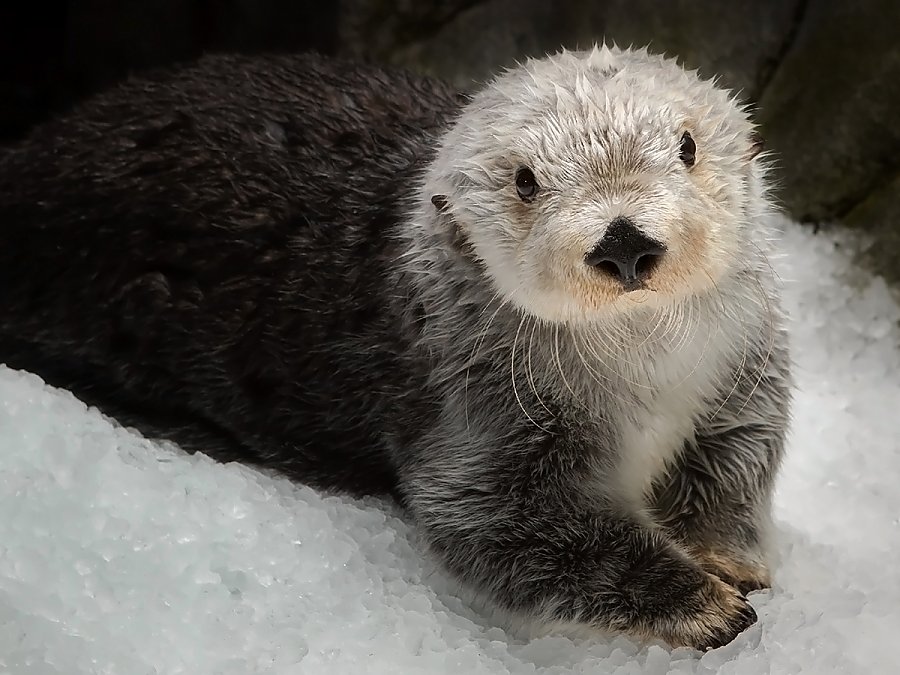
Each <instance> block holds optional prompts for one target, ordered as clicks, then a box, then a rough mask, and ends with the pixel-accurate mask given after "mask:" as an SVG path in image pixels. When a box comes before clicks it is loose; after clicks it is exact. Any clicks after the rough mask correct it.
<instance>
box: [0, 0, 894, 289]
mask: <svg viewBox="0 0 900 675" xmlns="http://www.w3.org/2000/svg"><path fill="white" fill-rule="evenodd" d="M898 27H900V2H898V1H897V0H863V1H861V2H848V1H846V0H755V1H753V0H750V1H743V0H733V1H726V0H561V1H550V0H432V1H428V0H396V1H394V2H390V1H387V0H343V1H341V2H338V1H336V0H335V1H329V0H319V1H317V2H310V1H308V0H219V1H216V0H72V1H70V2H62V1H59V2H33V3H20V2H11V1H7V2H2V3H0V143H13V142H14V141H15V140H16V139H17V138H19V137H21V136H22V135H23V134H25V133H27V132H28V130H29V129H30V128H32V127H33V126H34V125H35V124H37V123H39V122H40V121H41V120H43V119H45V118H47V116H49V115H51V114H54V113H56V112H59V111H63V110H65V109H66V108H68V107H69V106H71V104H72V103H73V102H75V101H77V100H78V99H80V98H82V97H85V96H87V95H89V94H90V93H92V92H94V91H97V90H99V89H101V88H103V87H106V86H110V85H111V84H113V83H114V82H115V81H117V80H119V79H121V78H124V77H127V76H128V75H129V74H132V73H139V72H140V71H141V70H143V69H146V68H150V67H153V66H159V65H165V64H171V63H173V62H178V61H185V60H190V59H192V58H195V57H197V56H199V55H200V54H202V53H203V52H209V51H241V52H246V53H254V52H261V51H282V52H283V51H301V50H306V49H315V50H318V51H320V52H324V53H326V54H336V55H342V56H350V57H354V58H358V59H365V60H369V61H376V62H381V63H385V64H394V65H399V66H403V67H407V68H411V69H414V70H418V71H421V72H426V73H430V74H433V75H438V76H440V77H444V78H446V79H449V80H450V81H452V82H454V83H455V84H457V86H459V87H460V88H472V87H475V86H478V83H479V82H481V81H484V80H485V79H487V78H488V77H490V74H491V73H492V72H495V71H496V70H497V69H498V68H500V67H502V66H505V65H510V64H512V63H513V62H514V61H515V59H518V58H522V57H524V56H529V55H530V56H540V55H542V54H544V53H546V52H548V51H556V50H557V49H559V47H561V46H566V47H571V48H577V47H584V46H589V45H590V44H592V43H593V42H595V41H601V40H603V39H606V40H607V41H611V42H616V43H618V44H619V45H621V46H627V45H629V44H634V45H637V46H643V45H647V44H649V45H650V46H651V49H653V50H655V51H659V52H665V53H668V54H670V55H673V56H678V57H679V58H680V59H681V60H682V61H683V62H684V63H685V64H686V65H687V66H689V67H696V68H699V69H700V71H701V73H702V74H704V75H708V76H712V75H717V76H719V77H720V81H721V83H722V84H723V85H724V86H728V87H732V88H734V89H735V90H737V91H739V92H740V96H741V98H743V99H744V100H745V101H747V102H748V103H750V104H752V105H753V106H754V110H755V114H756V117H757V120H758V121H759V123H760V126H761V128H762V131H763V135H764V136H765V138H766V140H767V145H768V147H769V149H771V150H773V151H774V152H775V153H776V157H777V159H778V163H777V179H778V183H779V191H778V196H779V198H780V199H781V201H782V203H783V204H784V206H785V208H786V209H787V211H788V212H789V213H790V214H791V215H792V216H793V217H794V218H796V219H798V220H801V221H804V222H812V223H817V224H820V223H822V224H829V223H832V222H839V223H841V224H845V225H849V226H851V227H855V228H857V229H861V230H864V231H865V232H866V234H867V235H869V238H870V240H871V241H873V242H874V245H872V246H869V247H868V248H863V249H862V250H861V257H862V260H864V261H865V262H866V263H867V264H869V265H870V266H872V267H874V269H876V271H879V272H881V273H883V274H885V275H886V276H888V277H889V278H890V279H892V280H893V281H896V282H900V28H898Z"/></svg>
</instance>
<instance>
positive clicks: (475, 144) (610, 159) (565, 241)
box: [422, 46, 767, 323]
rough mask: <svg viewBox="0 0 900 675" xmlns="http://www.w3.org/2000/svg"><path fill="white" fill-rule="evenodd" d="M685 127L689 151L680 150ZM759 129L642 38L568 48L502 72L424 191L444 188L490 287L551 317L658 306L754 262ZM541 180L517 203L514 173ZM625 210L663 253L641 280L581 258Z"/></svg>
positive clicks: (471, 109) (448, 140)
mask: <svg viewBox="0 0 900 675" xmlns="http://www.w3.org/2000/svg"><path fill="white" fill-rule="evenodd" d="M685 131H690V133H691V135H692V137H693V138H694V140H695V141H696V144H697V153H696V163H695V164H694V166H692V167H687V166H685V164H684V163H683V162H682V161H681V160H680V159H679V151H680V141H681V136H682V134H683V133H684V132H685ZM752 132H753V126H752V124H751V122H750V121H749V119H748V115H747V113H746V112H745V111H744V110H743V108H742V107H741V106H740V105H739V104H738V103H737V102H736V101H735V99H734V98H733V97H732V96H731V95H730V94H729V93H728V92H726V91H724V90H722V89H719V88H717V87H716V86H715V84H714V83H713V82H710V81H706V80H702V79H700V78H699V77H698V76H697V74H696V72H694V71H686V70H684V69H683V68H682V67H681V66H679V65H678V64H677V63H676V62H675V61H674V60H671V59H666V58H664V57H662V56H658V55H653V54H650V53H648V52H647V51H646V50H622V49H619V48H616V47H607V46H603V47H595V48H594V49H592V50H590V51H586V52H570V51H563V52H561V53H559V54H556V55H553V56H549V57H546V58H543V59H537V60H529V61H527V62H526V63H525V64H523V65H521V66H519V67H516V68H514V69H511V70H509V71H507V72H505V73H503V74H501V75H500V76H498V77H497V78H496V79H495V80H494V81H493V83H491V84H490V85H489V86H487V87H486V88H485V89H483V90H482V91H481V92H479V93H478V94H476V95H475V96H474V97H473V100H472V101H471V103H469V104H468V105H467V107H466V109H465V110H464V112H463V114H462V115H461V116H460V118H459V120H458V121H457V123H456V124H455V125H454V126H453V127H452V128H451V129H450V130H449V131H448V132H447V134H446V135H445V136H444V138H443V140H442V143H441V147H440V150H439V153H438V156H437V159H436V161H435V162H434V163H433V165H432V166H431V167H430V170H429V172H428V175H427V176H426V181H425V185H424V192H423V194H422V199H423V200H424V201H428V200H430V199H431V197H432V196H433V195H436V194H439V195H444V196H445V197H446V204H445V206H444V211H445V212H446V213H447V214H449V215H450V217H452V219H453V220H454V221H455V225H456V227H458V228H459V229H460V230H461V231H462V233H463V234H464V236H465V237H466V239H467V240H468V243H469V244H470V246H471V248H472V250H473V251H474V253H475V255H476V256H477V257H478V258H480V259H481V260H482V261H483V262H484V263H485V267H486V269H487V271H488V274H489V275H490V277H491V280H492V282H493V283H494V285H495V287H496V290H497V291H498V292H499V293H501V294H502V295H503V296H505V297H506V298H508V299H509V300H510V301H511V302H513V303H514V304H515V305H517V306H518V307H519V308H520V309H522V310H524V311H526V312H528V313H530V314H532V315H535V316H537V317H540V318H542V319H544V320H547V321H552V322H573V323H580V322H585V321H591V320H592V319H594V318H596V317H597V316H599V315H600V314H601V313H603V312H604V310H609V309H612V310H613V311H615V312H621V311H623V310H626V311H627V310H628V309H629V308H630V307H636V306H641V307H644V308H657V309H659V308H661V307H664V306H666V305H670V304H672V303H676V302H678V301H679V300H680V299H683V298H685V297H686V296H689V295H694V294H697V293H702V292H704V291H705V290H708V289H711V288H713V287H714V286H715V285H716V284H717V283H718V282H719V281H720V280H721V279H723V277H725V276H727V275H729V274H730V273H732V272H736V271H738V270H739V269H742V268H744V267H745V266H746V265H747V264H752V263H748V262H747V261H746V260H745V258H746V252H747V250H748V248H752V246H753V245H755V244H753V239H754V238H755V236H756V233H755V232H754V228H755V227H756V225H755V223H756V222H758V221H759V220H760V218H761V217H762V216H763V215H764V212H765V211H766V208H765V207H766V204H767V202H766V196H765V186H764V182H763V176H764V167H763V166H762V165H761V163H760V161H759V159H758V158H755V154H756V152H755V150H754V138H753V136H752ZM522 167H528V168H530V169H531V170H532V172H533V173H534V175H535V177H536V179H537V182H538V185H539V186H540V189H539V192H538V195H537V198H536V199H535V200H534V201H533V202H531V203H526V202H523V201H522V200H521V199H520V198H519V196H518V194H517V191H516V185H515V177H516V172H517V171H518V170H519V169H520V168H522ZM617 217H627V218H628V219H630V220H631V221H632V222H633V223H634V224H635V225H637V227H638V228H639V229H640V230H641V231H643V232H644V233H646V234H647V235H648V236H649V237H651V238H653V239H655V240H657V241H660V242H662V243H664V244H665V246H666V247H667V249H668V251H667V253H666V254H665V256H663V258H662V261H661V262H660V264H659V265H658V267H657V268H656V269H655V270H654V271H653V273H652V275H651V277H650V278H649V279H648V280H647V284H646V285H647V288H646V289H644V290H639V291H633V292H630V293H626V292H624V290H623V289H622V286H621V285H620V284H619V283H618V282H617V281H615V280H614V279H612V278H611V277H610V276H608V275H605V274H603V273H602V272H599V271H598V270H595V269H593V268H591V267H589V266H588V265H587V264H586V263H585V256H586V255H587V254H588V253H589V252H590V251H591V250H592V249H593V248H594V247H595V246H596V244H597V243H598V242H599V241H600V240H601V239H602V237H603V235H604V232H605V231H606V228H607V227H608V226H609V224H610V222H611V221H613V220H614V219H615V218H617Z"/></svg>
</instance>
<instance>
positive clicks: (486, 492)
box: [401, 422, 756, 649]
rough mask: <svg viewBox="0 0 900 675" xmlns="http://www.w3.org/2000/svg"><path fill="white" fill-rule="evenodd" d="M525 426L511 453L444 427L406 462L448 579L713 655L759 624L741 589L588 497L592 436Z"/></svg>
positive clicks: (526, 605) (547, 619) (407, 492)
mask: <svg viewBox="0 0 900 675" xmlns="http://www.w3.org/2000/svg"><path fill="white" fill-rule="evenodd" d="M528 424H529V423H528V422H523V424H522V425H521V428H517V429H511V428H509V427H503V429H504V431H503V433H502V436H503V437H504V439H505V440H506V443H505V444H504V445H499V444H498V440H499V439H497V438H496V437H494V438H491V439H488V438H485V437H479V434H478V433H477V432H475V431H473V430H471V429H464V428H463V429H460V428H452V429H443V430H442V429H440V428H439V429H437V430H435V431H434V432H433V433H432V434H430V435H429V436H430V438H426V439H423V443H426V444H427V445H426V446H423V447H422V448H420V452H419V453H417V455H416V456H415V458H414V459H413V460H412V461H410V462H408V463H405V464H406V466H405V467H404V469H403V470H402V471H401V475H402V478H401V492H402V493H403V497H404V501H405V503H406V505H407V506H408V507H409V508H410V510H411V511H412V513H413V515H414V516H415V518H416V520H417V522H418V525H419V527H420V529H421V531H422V532H423V533H424V535H425V537H426V539H427V541H428V542H429V544H430V546H431V548H432V550H433V551H434V553H435V554H436V555H437V556H438V557H439V558H440V559H441V561H442V563H443V565H444V566H445V567H446V568H447V569H448V570H449V571H450V572H451V573H453V574H454V575H455V576H457V577H458V578H460V579H461V580H462V581H464V582H467V583H468V584H470V585H472V586H474V587H475V588H477V589H478V590H479V591H481V592H482V593H485V594H487V595H488V596H489V597H490V598H491V599H492V600H493V601H494V602H496V603H497V604H499V605H500V606H502V607H503V608H505V609H506V610H509V611H512V612H513V613H516V614H519V615H522V616H525V617H528V618H532V619H534V618H537V619H538V620H539V621H542V622H543V623H544V624H545V625H547V626H549V627H557V628H558V627H562V628H563V629H565V628H566V627H572V626H574V627H578V628H584V627H590V628H594V629H598V630H610V631H622V632H626V633H630V634H632V635H635V636H640V637H650V638H662V639H664V640H666V641H667V642H669V643H670V644H672V645H675V646H680V645H687V646H692V647H695V648H698V649H706V648H713V647H718V646H721V645H724V644H726V643H728V642H729V641H731V640H732V639H733V638H734V637H735V636H736V635H737V634H738V633H740V632H741V631H743V630H744V629H745V628H747V627H748V626H750V625H751V624H752V623H753V622H754V621H755V619H756V616H755V613H754V611H753V609H752V607H751V606H750V605H749V604H748V603H747V601H746V598H744V597H743V596H742V595H741V594H740V593H739V592H738V591H737V590H736V589H735V588H733V587H732V586H730V585H728V584H726V583H724V582H722V581H721V580H720V579H719V578H718V577H716V576H714V575H712V574H709V573H707V572H705V571H704V570H703V569H702V568H701V567H700V565H698V564H697V563H696V562H694V561H693V560H691V559H690V557H689V556H688V555H686V554H685V553H684V552H683V551H682V550H681V549H680V548H679V547H678V546H677V545H675V544H673V543H672V542H671V541H669V540H668V538H667V537H666V536H665V535H664V534H662V533H661V532H660V531H659V530H657V529H654V528H652V527H648V526H646V525H644V524H643V523H641V522H640V519H639V518H637V517H636V516H633V515H630V514H629V511H628V509H627V508H626V507H625V506H624V505H617V504H615V503H612V501H611V500H608V499H606V498H598V497H597V495H596V494H592V492H591V491H590V489H586V488H589V485H590V477H591V475H592V472H593V471H594V470H595V469H596V456H592V454H591V452H592V451H590V450H587V448H591V447H592V442H591V440H590V439H588V438H583V437H580V436H579V434H578V433H574V432H572V431H571V430H569V431H566V430H562V429H559V428H556V429H555V430H554V432H553V433H552V434H546V435H543V434H541V433H538V432H536V431H535V430H534V428H533V427H531V428H525V427H526V426H527V425H528ZM453 439H456V441H459V440H460V439H466V441H465V443H464V446H463V447H460V446H459V444H458V443H457V444H455V445H454V444H453V443H452V440H453ZM595 440H596V439H594V441H595Z"/></svg>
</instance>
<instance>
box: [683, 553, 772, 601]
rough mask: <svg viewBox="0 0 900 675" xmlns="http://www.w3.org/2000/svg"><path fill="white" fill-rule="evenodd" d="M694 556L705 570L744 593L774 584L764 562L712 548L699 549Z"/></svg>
mask: <svg viewBox="0 0 900 675" xmlns="http://www.w3.org/2000/svg"><path fill="white" fill-rule="evenodd" d="M693 557H694V559H695V560H696V561H697V562H698V563H700V566H701V567H703V569H704V570H706V571H707V572H709V573H710V574H715V575H716V576H717V577H719V578H720V579H721V580H722V581H724V582H725V583H727V584H730V585H731V586H734V587H735V588H736V589H738V591H739V592H740V593H741V594H743V595H746V594H747V593H750V592H752V591H759V590H762V589H764V588H771V586H772V578H771V575H770V574H769V569H768V568H767V567H766V566H765V565H764V564H763V563H760V562H754V561H752V560H748V559H745V558H743V557H741V556H738V555H735V554H730V553H725V552H722V551H716V550H712V549H701V550H697V551H695V552H694V556H693Z"/></svg>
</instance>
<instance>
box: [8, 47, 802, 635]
mask: <svg viewBox="0 0 900 675" xmlns="http://www.w3.org/2000/svg"><path fill="white" fill-rule="evenodd" d="M761 147H762V146H761V143H760V141H759V138H758V136H757V135H756V133H755V131H754V127H753V123H752V121H751V119H750V117H749V115H748V113H747V111H746V110H745V109H744V108H743V107H742V106H741V105H740V104H739V103H738V101H737V100H736V99H735V97H734V96H733V95H732V94H731V93H729V92H727V91H725V90H723V89H721V88H719V87H718V86H716V85H715V84H714V83H713V82H711V81H708V80H704V79H702V78H700V77H699V76H698V74H697V73H696V72H693V71H689V70H685V69H684V68H682V67H681V66H679V65H678V64H677V63H676V62H675V61H674V60H671V59H667V58H663V57H661V56H658V55H654V54H651V53H649V52H648V51H647V50H633V49H619V48H617V47H612V46H598V47H595V48H593V49H590V50H587V51H578V52H572V51H561V52H559V53H557V54H553V55H549V56H546V57H544V58H536V59H530V60H528V61H526V62H524V63H522V64H521V65H519V66H517V67H515V68H512V69H509V70H506V71H504V72H502V73H499V74H498V75H497V76H496V77H495V78H494V79H493V80H492V81H490V82H489V83H487V84H486V85H485V86H484V87H483V88H482V89H481V90H480V91H478V92H475V93H474V94H472V95H465V96H463V95H460V94H459V93H458V92H456V91H455V90H453V88H451V87H450V86H448V85H446V84H444V83H442V82H440V81H437V80H434V79H430V78H426V77H421V76H417V75H413V74H411V73H408V72H404V71H399V70H390V69H382V68H378V67H375V66H372V65H364V64H359V63H353V62H348V61H341V60H336V59H329V58H324V57H321V56H316V55H310V54H306V55H277V56H230V55H209V56H205V57H203V58H202V59H200V60H199V61H197V62H195V63H192V64H187V65H182V66H178V67H173V68H168V69H161V70H156V71H152V72H147V73H144V74H142V75H140V76H136V77H133V78H131V79H129V80H128V81H127V82H123V83H121V84H119V85H118V86H116V87H113V88H111V89H110V90H108V91H106V92H102V93H100V94H98V95H96V96H94V97H93V98H90V99H87V100H85V101H83V102H82V103H81V104H79V105H78V106H77V107H75V108H74V109H73V110H71V111H69V112H68V113H66V114H64V115H61V116H59V117H57V118H56V119H53V120H50V121H48V122H46V123H45V124H43V125H41V126H39V127H38V128H36V129H35V130H34V131H33V132H32V133H31V134H30V135H29V136H28V137H27V138H25V139H23V140H22V141H21V142H19V143H17V144H16V145H14V146H12V147H10V148H9V149H8V150H6V151H5V152H4V153H2V154H0V222H2V223H3V228H2V229H0V239H2V241H0V243H2V245H0V361H3V362H5V363H6V364H8V365H9V366H11V367H14V368H21V369H27V370H30V371H32V372H34V373H37V374H38V375H40V376H41V377H43V378H44V379H45V380H46V381H47V382H49V383H51V384H54V385H56V386H59V387H64V388H67V389H69V390H71V391H72V392H74V393H75V394H76V395H77V396H79V397H80V398H82V399H83V400H84V401H86V402H87V403H89V404H93V405H96V406H98V407H99V408H100V409H101V410H103V411H104V412H106V413H107V414H108V415H111V416H113V417H115V418H116V419H117V420H118V421H119V422H121V423H122V424H125V425H128V426H131V427H134V428H136V429H137V430H139V431H140V432H141V433H143V434H144V435H146V436H147V437H149V438H155V439H165V440H170V441H174V442H176V443H177V444H178V445H180V447H181V448H183V449H184V450H185V451H187V452H204V453H206V454H208V455H211V456H213V457H215V458H217V459H219V460H221V461H241V462H246V463H249V464H256V465H261V466H265V467H271V468H273V469H276V470H278V471H281V472H283V473H284V474H285V475H287V476H289V477H290V478H292V479H294V480H296V481H301V482H304V483H306V484H309V485H311V486H314V487H317V488H319V489H323V490H329V491H338V492H347V493H351V494H388V495H391V496H393V497H394V498H395V499H396V500H397V501H398V503H400V504H401V505H402V506H403V508H404V509H406V510H407V512H408V514H409V516H410V517H411V519H412V520H413V521H414V522H415V524H416V527H417V528H418V529H419V531H420V532H421V534H422V539H423V541H425V542H426V543H427V546H428V551H429V552H428V554H429V555H432V556H434V557H435V558H436V559H437V560H438V561H439V563H440V564H441V565H442V566H443V568H444V569H445V570H446V571H447V572H448V573H450V574H451V575H453V576H454V577H455V578H456V579H457V580H458V581H459V582H460V583H461V584H465V585H467V586H470V587H472V588H473V589H474V590H476V591H477V592H478V593H479V594H480V595H482V596H483V597H484V598H485V599H487V600H488V601H489V602H491V603H493V604H494V605H495V606H497V607H499V608H502V609H504V610H506V611H507V612H508V613H509V614H511V615H513V616H514V617H516V618H517V619H518V620H520V621H525V622H526V623H530V624H532V625H533V627H534V628H536V629H538V630H543V631H564V632H572V633H578V634H584V633H585V631H587V632H588V633H589V634H596V635H601V634H608V633H610V632H621V633H626V634H628V635H632V636H635V637H638V638H661V639H663V640H666V641H667V642H669V643H670V644H671V645H673V646H681V645H686V646H690V647H694V648H697V649H710V648H714V647H718V646H721V645H724V644H726V643H727V642H729V641H730V640H732V639H733V638H734V637H735V636H736V635H738V634H739V633H740V632H741V631H743V630H744V629H746V628H747V627H748V626H750V625H751V624H752V623H753V622H754V621H755V620H756V615H755V612H754V610H753V607H752V605H751V604H750V602H749V601H748V599H747V597H746V594H747V593H748V592H750V591H752V590H756V589H760V588H765V587H767V586H769V585H770V583H771V574H772V572H771V569H770V561H769V552H770V543H769V533H770V530H771V514H770V509H771V499H772V488H773V484H774V481H775V478H776V476H777V472H778V468H779V465H780V463H781V459H782V455H783V451H784V438H785V434H786V432H787V428H788V424H789V414H790V401H791V391H792V388H793V384H792V379H791V374H790V357H789V353H788V340H787V336H786V333H785V329H784V319H783V317H782V313H781V310H780V304H779V290H778V284H777V280H776V279H775V278H774V275H773V272H772V270H771V267H770V266H769V264H768V255H769V253H770V248H771V246H772V243H771V241H772V233H771V232H769V230H768V228H767V223H768V216H769V215H770V213H771V212H772V210H773V208H772V204H771V200H770V199H769V196H768V184H767V179H766V175H767V169H766V163H765V159H766V157H765V154H763V153H761V152H760V150H761ZM47 270H52V271H53V272H52V274H50V273H48V272H47ZM110 489H111V490H114V489H116V486H110Z"/></svg>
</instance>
